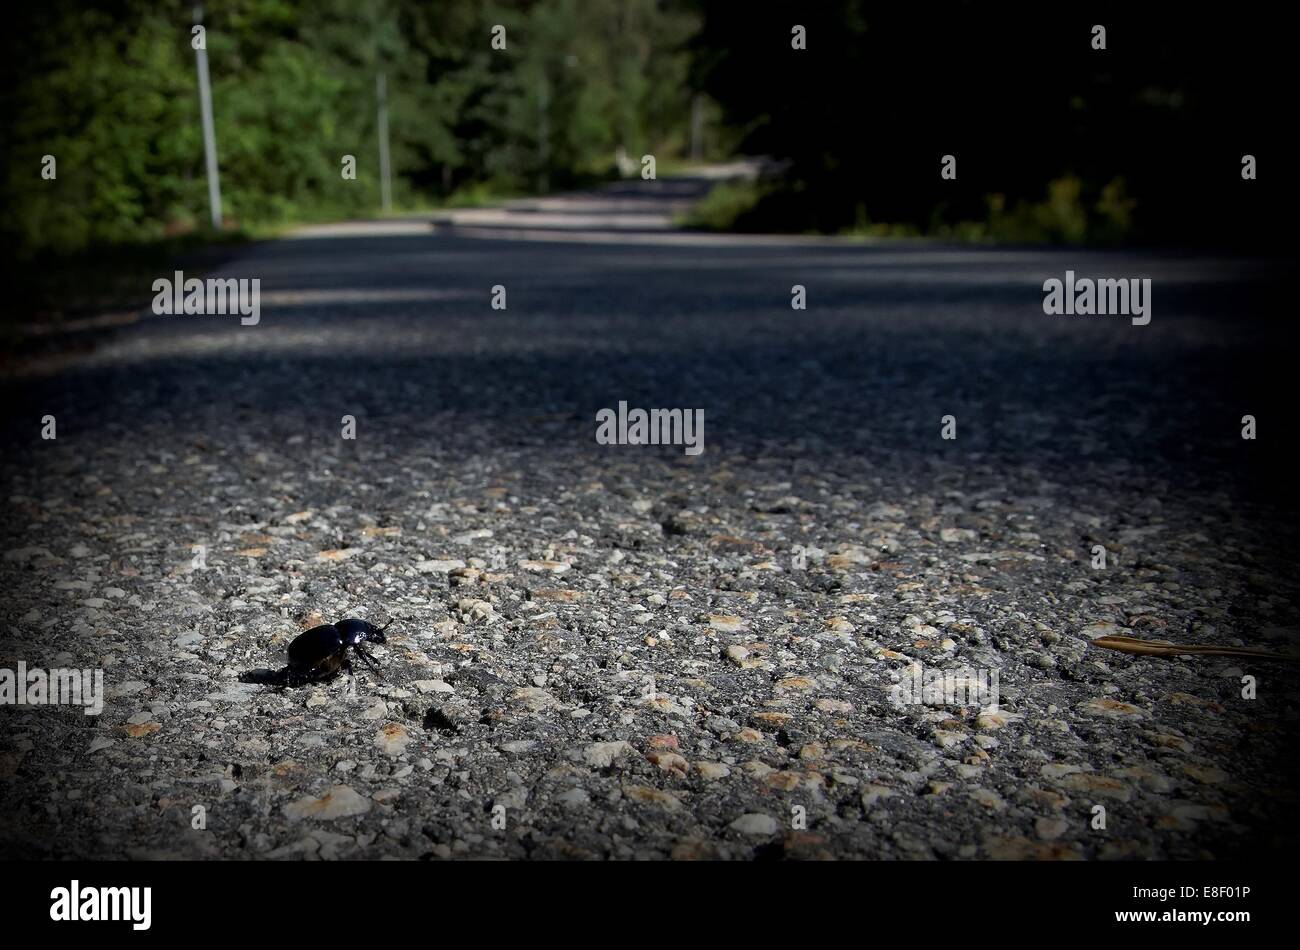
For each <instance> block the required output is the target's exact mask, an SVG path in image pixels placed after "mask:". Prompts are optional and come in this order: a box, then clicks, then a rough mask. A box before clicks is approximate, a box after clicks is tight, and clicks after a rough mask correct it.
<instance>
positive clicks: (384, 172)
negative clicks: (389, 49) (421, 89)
mask: <svg viewBox="0 0 1300 950" xmlns="http://www.w3.org/2000/svg"><path fill="white" fill-rule="evenodd" d="M375 94H376V95H377V96H378V98H379V188H380V194H381V196H382V198H383V203H384V211H385V212H388V211H392V210H393V180H392V169H390V168H389V166H388V80H387V78H386V77H385V76H384V74H383V73H380V74H379V75H377V76H376V77H375Z"/></svg>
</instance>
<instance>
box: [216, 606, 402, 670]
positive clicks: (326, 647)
mask: <svg viewBox="0 0 1300 950" xmlns="http://www.w3.org/2000/svg"><path fill="white" fill-rule="evenodd" d="M391 623H392V621H391V620H390V621H389V622H388V623H386V624H384V625H383V626H382V627H376V626H375V625H374V624H371V623H367V622H366V621H364V620H357V619H355V618H349V619H347V620H340V621H339V622H338V623H323V624H321V625H320V626H319V627H312V628H311V629H310V630H307V631H305V632H303V633H300V634H298V636H296V637H294V639H293V642H292V643H290V644H289V665H288V666H286V667H284V669H281V670H250V671H249V672H247V673H243V674H241V675H240V677H239V678H240V680H242V681H243V682H245V683H266V684H269V685H272V686H302V685H304V684H306V683H319V682H322V681H323V680H328V679H333V678H334V677H336V676H338V675H339V673H341V672H346V673H347V674H348V675H349V676H351V675H352V658H351V657H350V656H349V655H348V649H349V648H351V649H352V651H353V652H355V653H356V655H357V656H358V657H360V658H361V660H362V662H363V663H365V664H366V666H368V667H370V668H371V669H372V670H374V672H375V675H376V676H378V677H379V678H380V679H383V676H384V675H383V674H382V673H380V672H379V667H378V666H377V665H376V664H375V661H374V658H373V657H371V656H370V655H369V654H368V653H366V651H365V650H363V649H361V644H363V643H386V642H387V640H388V638H387V637H385V636H384V631H385V630H387V629H388V627H389V625H390V624H391Z"/></svg>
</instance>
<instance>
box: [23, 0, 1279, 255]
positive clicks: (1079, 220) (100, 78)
mask: <svg viewBox="0 0 1300 950" xmlns="http://www.w3.org/2000/svg"><path fill="white" fill-rule="evenodd" d="M192 9H193V8H192V5H191V4H190V3H188V2H179V0H114V2H108V3H101V4H96V5H94V6H85V5H80V4H74V3H69V2H64V0H49V2H43V3H40V4H32V5H21V6H18V7H15V8H13V9H12V10H10V11H8V12H7V14H6V16H7V18H8V19H9V23H8V32H7V33H6V34H5V37H4V40H3V44H4V48H3V57H2V61H0V81H2V83H3V87H2V90H0V130H2V131H0V134H2V135H3V143H2V146H0V147H2V148H3V154H4V159H5V168H4V174H3V177H0V207H3V209H4V214H3V218H2V219H0V234H3V236H4V237H5V238H6V239H7V242H8V243H9V245H10V247H11V248H16V249H17V253H20V254H21V253H32V252H36V251H40V250H44V249H54V250H78V249H83V248H87V247H95V246H102V245H104V244H110V243H117V242H124V241H125V242H130V241H140V240H150V239H156V238H159V237H163V236H166V235H174V234H183V233H186V232H187V231H193V230H196V229H201V228H202V227H203V224H204V222H205V221H206V215H207V195H206V185H205V181H204V172H203V148H202V139H201V131H200V124H199V107H198V97H197V93H196V83H195V68H194V54H193V50H192V49H191V45H190V43H191V29H190V28H191V25H192V23H193V22H194V21H193V14H192ZM1274 16H1275V14H1273V13H1271V12H1269V11H1268V10H1265V9H1259V8H1251V9H1250V10H1242V11H1240V12H1239V11H1236V10H1224V9H1222V8H1221V9H1219V10H1216V11H1201V10H1199V9H1198V8H1196V7H1194V6H1189V5H1186V4H1173V3H1168V4H1145V3H1143V4H1137V3H1130V4H1121V5H1114V6H1111V5H1107V4H1104V3H1101V4H1086V5H1079V6H1077V7H1070V8H1065V7H1064V6H1063V5H1058V4H1050V3H1035V4H1007V3H992V2H990V3H975V2H958V0H938V2H931V3H923V4H922V3H898V4H884V3H879V2H867V0H819V2H817V3H811V4H810V3H806V2H801V3H773V2H762V0H756V2H746V3H743V4H742V3H736V2H734V0H518V2H500V3H491V2H489V3H483V2H480V0H444V2H415V0H226V2H212V3H209V4H207V11H206V14H205V17H204V23H205V24H206V26H207V29H208V34H207V39H208V53H209V58H210V62H211V73H212V81H213V100H214V103H215V113H216V129H217V142H218V152H219V158H220V165H221V183H222V190H223V198H224V205H225V210H226V212H227V216H228V218H229V219H231V220H232V221H233V222H236V223H238V224H244V225H262V224H275V223H278V222H284V221H294V220H302V219H308V218H326V217H338V216H346V215H356V214H368V213H371V212H373V211H374V210H375V209H376V206H377V205H378V201H379V187H378V179H377V172H378V161H377V146H376V110H375V76H376V74H377V73H379V72H383V73H384V74H385V75H386V76H387V83H388V89H389V102H390V116H389V127H390V130H391V131H390V139H391V146H392V156H393V158H392V162H393V171H394V179H395V180H394V193H395V201H396V203H397V205H398V207H399V208H402V207H405V208H413V207H420V206H424V205H427V204H430V203H433V202H445V201H470V200H476V199H477V198H482V197H486V196H491V195H502V194H510V193H525V192H531V191H535V190H537V189H538V188H541V187H546V188H552V189H558V188H565V187H571V186H575V185H581V184H584V183H590V182H593V181H598V180H601V179H603V178H609V177H613V176H614V175H615V174H617V163H616V155H618V154H620V153H621V154H625V155H627V156H630V157H631V158H632V159H636V158H639V156H640V155H642V154H643V153H646V152H651V153H654V154H655V155H656V156H657V158H658V161H659V164H660V171H661V173H663V172H664V171H666V170H669V169H670V168H671V164H672V162H673V161H674V160H679V159H684V158H686V157H687V155H688V154H689V151H690V134H691V132H690V130H691V113H692V101H693V100H694V99H695V98H696V97H697V95H698V96H699V97H700V102H702V103H703V104H704V115H705V117H706V118H707V130H706V135H705V137H704V140H705V143H706V146H707V151H706V153H705V156H706V157H708V158H722V157H726V155H727V154H728V153H729V152H731V151H733V150H734V149H738V150H740V151H743V152H745V153H749V154H757V155H766V156H770V157H771V158H773V159H776V160H778V161H777V163H776V165H775V166H774V167H776V168H779V169H781V171H780V172H779V173H778V174H775V175H774V176H772V177H771V178H770V179H769V180H765V181H763V182H761V183H759V184H758V185H756V186H748V187H747V188H742V190H741V193H739V194H733V195H732V196H731V197H732V203H731V204H730V205H727V208H728V209H729V210H726V211H725V213H724V214H723V215H722V220H721V224H722V225H724V226H735V227H739V228H750V229H774V230H793V231H805V230H809V231H822V232H837V231H843V230H857V231H861V232H864V233H872V232H878V233H901V234H910V233H929V234H939V235H949V236H956V237H968V238H975V239H981V238H994V239H1003V240H1025V241H1038V240H1052V241H1099V242H1107V241H1175V242H1205V243H1215V244H1226V245H1233V244H1244V243H1251V242H1257V241H1266V240H1274V239H1275V238H1276V237H1278V236H1280V235H1282V234H1283V233H1284V231H1285V229H1286V227H1287V225H1289V218H1290V214H1289V210H1288V209H1290V208H1291V207H1292V202H1291V198H1292V192H1291V189H1290V186H1289V185H1288V184H1287V182H1288V180H1289V177H1290V173H1289V172H1288V171H1287V169H1286V167H1285V165H1284V162H1285V158H1284V155H1283V153H1282V151H1281V139H1282V135H1283V133H1282V131H1281V126H1282V125H1283V123H1284V122H1285V121H1286V118H1287V117H1286V116H1285V115H1284V113H1283V112H1282V111H1281V110H1282V106H1283V104H1284V94H1285V87H1284V86H1283V85H1282V76H1283V74H1284V72H1285V70H1286V69H1287V67H1288V65H1289V62H1288V60H1287V59H1286V58H1284V52H1283V50H1282V48H1281V47H1282V44H1283V42H1285V40H1286V37H1287V34H1286V32H1285V31H1284V30H1283V28H1282V26H1281V25H1280V24H1279V23H1274V22H1270V20H1271V19H1272V18H1273V17H1274ZM498 24H500V25H502V26H504V27H505V28H506V49H504V50H497V49H493V48H492V45H491V41H492V35H493V33H492V31H493V27H494V26H495V25H498ZM1095 24H1102V25H1104V26H1105V27H1106V49H1105V50H1096V49H1094V48H1093V46H1092V28H1093V26H1094V25H1095ZM795 25H800V26H802V27H804V28H805V29H806V34H807V48H806V49H804V50H796V49H793V48H792V43H791V40H792V27H793V26H795ZM349 154H350V155H354V156H356V158H357V166H356V167H357V173H356V180H355V181H347V180H344V179H343V178H342V177H341V175H340V162H341V158H342V156H344V155H349ZM1245 154H1253V155H1255V156H1256V158H1257V160H1258V163H1259V179H1258V180H1256V181H1243V180H1242V176H1241V167H1242V156H1243V155H1245ZM46 155H53V156H55V158H56V160H57V171H58V178H57V180H56V181H46V180H43V179H42V178H41V176H40V172H41V168H42V159H43V157H44V156H46ZM944 155H952V156H954V157H955V159H956V171H957V177H956V180H951V181H945V180H942V179H941V178H940V174H939V171H940V162H941V159H942V156H944ZM629 167H630V166H629ZM732 187H733V188H735V187H740V186H732Z"/></svg>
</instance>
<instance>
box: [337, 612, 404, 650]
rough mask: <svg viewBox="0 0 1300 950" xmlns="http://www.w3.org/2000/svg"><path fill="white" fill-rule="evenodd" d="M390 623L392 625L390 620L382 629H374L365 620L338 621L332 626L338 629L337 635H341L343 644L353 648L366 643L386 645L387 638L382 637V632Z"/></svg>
mask: <svg viewBox="0 0 1300 950" xmlns="http://www.w3.org/2000/svg"><path fill="white" fill-rule="evenodd" d="M390 623H392V621H391V620H390V621H388V623H386V624H384V625H383V626H382V627H376V626H375V625H374V624H372V623H368V622H366V621H365V620H356V619H352V618H350V619H348V620H340V621H339V622H338V623H336V624H335V625H334V626H336V627H338V630H339V633H341V634H343V642H344V643H346V644H347V645H348V646H350V647H354V646H356V645H357V644H359V643H367V642H369V643H387V642H388V638H387V637H385V636H384V631H385V630H387V629H388V624H390Z"/></svg>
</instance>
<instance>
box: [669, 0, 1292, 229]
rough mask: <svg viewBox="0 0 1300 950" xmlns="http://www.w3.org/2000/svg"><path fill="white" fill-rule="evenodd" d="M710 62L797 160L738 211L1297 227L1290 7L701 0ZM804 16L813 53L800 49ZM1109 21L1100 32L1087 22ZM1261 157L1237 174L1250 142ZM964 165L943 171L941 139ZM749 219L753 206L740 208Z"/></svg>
mask: <svg viewBox="0 0 1300 950" xmlns="http://www.w3.org/2000/svg"><path fill="white" fill-rule="evenodd" d="M704 9H705V12H706V16H705V18H704V25H703V28H702V29H701V32H700V33H699V35H698V36H697V39H696V41H695V50H696V52H697V57H696V64H695V65H696V70H697V72H696V78H697V80H698V81H700V82H702V83H704V84H705V86H706V87H707V89H708V90H709V92H710V94H711V95H712V96H713V97H714V98H715V99H716V100H717V101H719V102H720V103H722V104H723V106H724V109H725V111H724V115H725V119H726V121H728V122H729V123H730V124H731V125H733V126H734V127H736V128H738V129H743V130H745V132H746V134H745V136H744V137H743V139H742V142H741V145H742V147H743V148H745V149H747V150H749V151H752V152H758V153H766V154H771V155H774V156H779V157H783V158H786V159H788V160H789V162H790V165H789V168H788V170H787V172H786V174H785V176H784V179H783V181H782V182H781V183H780V184H779V186H777V187H776V188H774V189H773V191H772V193H770V194H768V195H767V197H766V199H765V200H764V201H763V202H762V203H761V204H759V206H758V207H756V208H754V209H753V211H752V212H751V213H750V214H749V215H746V216H742V218H741V221H740V223H741V224H742V225H746V224H747V225H749V226H752V227H757V228H762V227H770V226H771V225H772V224H774V223H780V224H781V225H782V226H783V227H785V228H793V229H810V230H818V231H835V230H838V229H842V228H846V227H852V226H854V225H863V224H874V223H885V224H891V225H898V224H903V225H906V226H909V227H910V228H911V229H914V230H918V231H924V232H940V233H943V232H945V231H950V232H952V233H955V234H961V233H962V230H961V229H960V228H959V227H956V225H958V223H959V222H963V221H965V222H972V223H975V224H977V226H976V227H972V228H970V229H969V231H968V233H971V234H972V235H973V236H980V235H981V234H987V235H991V236H995V237H1003V238H1009V239H1013V240H1016V239H1020V240H1039V239H1047V240H1067V241H1073V240H1098V241H1108V240H1119V239H1125V240H1145V241H1156V242H1166V241H1174V242H1187V241H1195V242H1211V243H1216V244H1229V245H1230V244H1236V243H1242V242H1253V241H1256V240H1273V239H1274V238H1275V237H1276V236H1278V233H1279V232H1281V231H1282V230H1283V229H1287V228H1289V227H1290V213H1289V211H1288V209H1289V208H1291V207H1293V201H1292V199H1293V195H1294V193H1293V191H1292V189H1291V186H1290V184H1289V181H1290V179H1291V173H1290V171H1289V169H1288V167H1287V166H1286V164H1285V162H1286V156H1285V153H1284V152H1283V150H1282V140H1283V137H1284V135H1286V133H1284V132H1283V126H1284V125H1285V124H1286V123H1287V113H1286V112H1284V111H1283V109H1284V107H1285V106H1286V105H1287V104H1288V100H1289V95H1290V85H1291V83H1290V82H1289V78H1288V77H1289V73H1290V70H1291V63H1290V56H1289V55H1288V54H1287V53H1286V52H1285V51H1284V49H1283V46H1284V44H1286V43H1289V37H1290V33H1289V30H1288V29H1287V28H1286V27H1285V26H1284V24H1283V22H1282V21H1281V19H1280V18H1281V17H1282V14H1281V12H1280V11H1281V8H1280V7H1258V6H1251V7H1245V8H1233V7H1231V6H1223V5H1219V6H1217V7H1216V8H1213V9H1209V8H1206V9H1202V8H1201V7H1199V6H1198V5H1196V4H1191V3H1168V2H1160V3H1155V2H1152V3H1147V2H1142V3H1133V2H1129V3H1105V2H1102V3H1091V2H1090V3H1084V4H1060V3H1043V2H1037V3H993V2H983V3H981V2H961V0H936V2H926V3H894V4H889V3H878V2H868V0H822V2H818V3H815V4H809V3H790V2H784V3H774V2H770V0H768V2H764V0H756V2H751V3H746V4H744V6H743V13H742V12H741V8H738V7H737V6H736V5H735V4H731V3H726V2H723V0H716V2H715V0H710V2H707V3H705V5H704ZM791 24H800V25H803V26H804V27H806V29H807V36H808V39H807V47H808V48H807V50H806V51H798V50H794V49H792V48H791ZM1095 25H1103V26H1105V27H1106V37H1105V39H1106V49H1105V50H1097V49H1094V48H1093V43H1092V39H1093V27H1094V26H1095ZM1245 154H1252V155H1254V156H1255V157H1256V159H1257V160H1258V163H1259V178H1258V180H1255V181H1243V179H1242V175H1241V171H1242V156H1243V155H1245ZM944 155H953V156H955V157H956V159H957V172H958V174H957V178H956V180H955V181H943V180H941V179H940V176H939V167H940V160H941V157H942V156H944ZM746 218H747V219H748V220H746Z"/></svg>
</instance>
